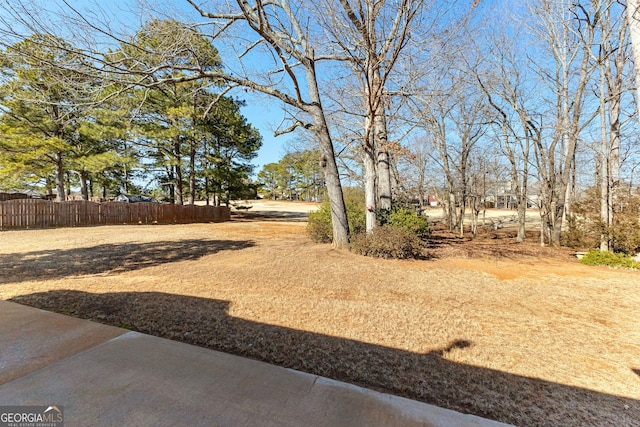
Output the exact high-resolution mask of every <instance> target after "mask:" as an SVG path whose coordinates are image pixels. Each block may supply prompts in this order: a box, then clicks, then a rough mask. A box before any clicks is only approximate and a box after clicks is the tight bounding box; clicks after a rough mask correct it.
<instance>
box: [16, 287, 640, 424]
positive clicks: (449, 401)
mask: <svg viewBox="0 0 640 427" xmlns="http://www.w3.org/2000/svg"><path fill="white" fill-rule="evenodd" d="M13 301H15V302H18V303H21V304H26V305H31V306H34V307H37V308H41V309H45V310H50V311H56V312H59V313H64V314H69V315H73V316H76V317H80V318H84V319H91V320H95V321H98V322H101V323H106V324H109V325H114V326H118V327H124V328H127V329H132V330H136V331H139V332H143V333H147V334H151V335H156V336H161V337H165V338H169V339H173V340H178V341H183V342H186V343H190V344H195V345H198V346H202V347H208V348H212V349H215V350H220V351H223V352H227V353H232V354H236V355H241V356H245V357H250V358H253V359H257V360H262V361H265V362H268V363H272V364H275V365H280V366H284V367H287V368H292V369H297V370H301V371H305V372H309V373H313V374H316V375H321V376H325V377H329V378H334V379H337V380H341V381H346V382H350V383H354V384H358V385H362V386H365V387H369V388H373V389H377V390H380V391H384V392H389V393H393V394H397V395H400V396H405V397H408V398H412V399H416V400H420V401H423V402H427V403H431V404H435V405H438V406H442V407H446V408H450V409H454V410H458V411H461V412H466V413H472V414H475V415H479V416H483V417H487V418H490V419H494V420H499V421H502V422H507V423H512V424H515V425H520V426H562V427H573V426H575V427H578V426H580V427H582V426H587V425H588V426H596V425H597V426H638V425H640V421H639V420H640V401H638V400H634V399H630V398H624V397H619V396H613V395H609V394H605V393H600V392H596V391H591V390H587V389H583V388H579V387H573V386H568V385H563V384H558V383H554V382H550V381H545V380H540V379H536V378H528V377H523V376H518V375H513V374H509V373H506V372H501V371H497V370H492V369H487V368H482V367H477V366H472V365H466V364H461V363H456V362H452V361H450V360H447V353H449V352H450V351H452V350H453V349H461V351H464V349H465V348H468V347H470V346H473V345H474V343H472V342H470V341H467V340H464V339H459V340H456V341H454V342H452V343H451V344H450V345H449V346H447V347H446V348H443V349H439V350H434V351H431V352H429V353H426V354H418V353H413V352H408V351H403V350H399V349H394V348H389V347H383V346H379V345H374V344H368V343H364V342H360V341H354V340H350V339H344V338H339V337H334V336H327V335H322V334H317V333H312V332H306V331H301V330H294V329H289V328H285V327H279V326H273V325H268V324H264V323H258V322H253V321H249V320H244V319H241V318H235V317H231V316H229V314H228V311H229V302H227V301H221V300H212V299H206V298H198V297H189V296H182V295H172V294H165V293H153V292H151V293H136V292H122V293H107V294H91V293H86V292H80V291H72V290H59V291H50V292H44V293H35V294H29V295H23V296H19V297H15V298H13ZM459 351H460V350H459ZM636 373H637V371H636Z"/></svg>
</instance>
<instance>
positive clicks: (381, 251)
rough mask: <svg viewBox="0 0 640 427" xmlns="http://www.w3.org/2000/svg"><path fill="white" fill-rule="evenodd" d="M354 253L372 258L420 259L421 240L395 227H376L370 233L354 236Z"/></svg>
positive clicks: (421, 253) (352, 240)
mask: <svg viewBox="0 0 640 427" xmlns="http://www.w3.org/2000/svg"><path fill="white" fill-rule="evenodd" d="M351 250H352V251H353V252H354V253H357V254H360V255H365V256H370V257H374V258H396V259H408V258H421V257H423V256H424V248H423V245H422V240H420V238H419V237H418V236H417V235H416V234H415V233H414V232H413V231H410V230H407V229H404V228H400V227H396V226H390V225H386V226H380V227H376V228H375V229H374V230H373V231H372V232H371V233H369V234H366V233H360V234H356V235H354V236H353V237H352V239H351Z"/></svg>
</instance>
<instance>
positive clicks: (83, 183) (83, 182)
mask: <svg viewBox="0 0 640 427" xmlns="http://www.w3.org/2000/svg"><path fill="white" fill-rule="evenodd" d="M87 175H88V174H87V172H86V171H80V172H79V173H78V177H79V178H80V194H81V195H82V200H89V188H88V187H87Z"/></svg>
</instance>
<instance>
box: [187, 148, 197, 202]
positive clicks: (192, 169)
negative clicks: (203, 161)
mask: <svg viewBox="0 0 640 427" xmlns="http://www.w3.org/2000/svg"><path fill="white" fill-rule="evenodd" d="M195 202H196V144H195V143H194V142H193V141H192V142H191V145H190V147H189V204H190V205H193V204H195Z"/></svg>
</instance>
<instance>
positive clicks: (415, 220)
mask: <svg viewBox="0 0 640 427" xmlns="http://www.w3.org/2000/svg"><path fill="white" fill-rule="evenodd" d="M383 225H385V224H383ZM386 225H391V226H394V227H398V228H402V229H404V230H407V231H410V232H412V233H413V234H415V235H416V236H418V237H427V236H428V235H429V233H430V232H431V230H430V229H429V221H428V220H427V218H425V217H424V216H422V215H420V214H418V213H417V212H416V211H415V210H413V209H407V208H402V207H394V208H393V209H391V212H390V213H389V217H388V219H387V222H386Z"/></svg>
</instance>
